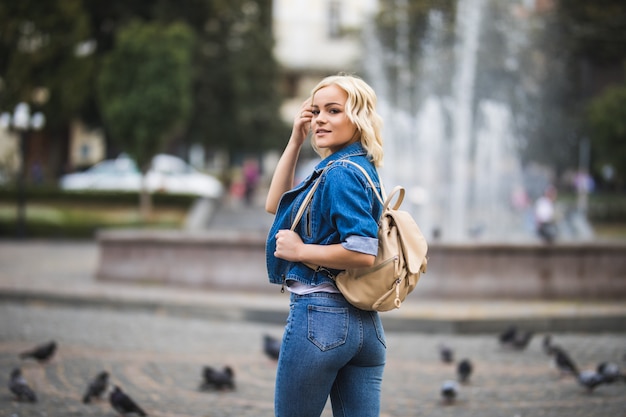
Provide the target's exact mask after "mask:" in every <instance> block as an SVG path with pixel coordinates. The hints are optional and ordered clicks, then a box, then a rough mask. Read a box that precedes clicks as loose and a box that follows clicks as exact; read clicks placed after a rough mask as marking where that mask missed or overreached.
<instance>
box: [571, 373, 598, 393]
mask: <svg viewBox="0 0 626 417" xmlns="http://www.w3.org/2000/svg"><path fill="white" fill-rule="evenodd" d="M577 379H578V383H579V384H580V385H582V386H583V387H585V388H586V389H587V392H589V393H591V392H592V391H593V390H594V389H596V387H597V386H598V385H601V384H603V383H604V378H603V377H602V374H600V373H598V372H596V371H592V370H586V371H582V372H581V373H580V374H578V378H577Z"/></svg>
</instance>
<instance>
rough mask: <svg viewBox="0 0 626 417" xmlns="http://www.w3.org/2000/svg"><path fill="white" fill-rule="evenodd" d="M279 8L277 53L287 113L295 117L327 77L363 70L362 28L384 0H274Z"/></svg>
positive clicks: (276, 11) (284, 112)
mask: <svg viewBox="0 0 626 417" xmlns="http://www.w3.org/2000/svg"><path fill="white" fill-rule="evenodd" d="M273 8H274V10H273V14H274V23H273V24H274V38H275V41H276V46H275V50H274V53H275V55H276V59H277V60H278V62H279V64H280V65H281V67H282V71H283V74H284V80H283V82H284V89H285V91H286V93H287V100H286V102H285V103H284V105H283V108H282V116H283V118H284V119H285V120H286V121H288V122H291V120H292V119H293V115H294V114H295V113H296V112H297V108H298V106H299V105H300V104H301V102H302V100H304V99H305V98H306V97H307V96H308V94H309V92H310V91H311V89H312V88H313V87H314V86H315V84H317V82H318V81H319V80H320V79H321V78H323V77H325V76H327V75H332V74H336V73H338V72H340V71H344V72H356V71H357V70H358V69H359V68H358V64H359V60H360V58H361V55H362V54H361V52H362V44H361V38H360V32H361V29H362V28H363V25H364V24H366V22H367V19H368V18H369V17H370V16H371V15H372V14H373V13H375V12H376V10H377V9H378V0H319V1H305V0H274V2H273Z"/></svg>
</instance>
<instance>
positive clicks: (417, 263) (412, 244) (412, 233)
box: [386, 210, 428, 274]
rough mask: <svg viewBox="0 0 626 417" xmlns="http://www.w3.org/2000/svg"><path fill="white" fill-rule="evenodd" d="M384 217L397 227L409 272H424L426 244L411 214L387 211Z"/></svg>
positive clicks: (401, 211)
mask: <svg viewBox="0 0 626 417" xmlns="http://www.w3.org/2000/svg"><path fill="white" fill-rule="evenodd" d="M386 215H388V216H390V217H392V218H393V221H394V222H395V224H396V226H397V230H398V234H399V236H400V242H401V244H402V250H403V252H404V256H405V261H406V263H407V269H408V270H409V272H410V273H412V274H417V273H420V272H426V253H427V252H428V244H427V243H426V239H425V238H424V235H423V234H422V231H421V230H420V228H419V227H418V226H417V224H416V223H415V220H413V217H412V216H411V214H409V213H408V212H406V211H403V210H389V211H388V212H387V213H386Z"/></svg>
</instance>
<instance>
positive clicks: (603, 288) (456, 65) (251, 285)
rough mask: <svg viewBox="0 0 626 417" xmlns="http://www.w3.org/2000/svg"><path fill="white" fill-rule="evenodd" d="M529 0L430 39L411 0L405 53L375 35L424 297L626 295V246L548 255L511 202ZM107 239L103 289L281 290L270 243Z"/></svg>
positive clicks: (483, 5) (561, 246) (392, 165)
mask: <svg viewBox="0 0 626 417" xmlns="http://www.w3.org/2000/svg"><path fill="white" fill-rule="evenodd" d="M442 3H443V2H442ZM517 3H520V2H519V1H517V2H514V1H513V0H509V1H505V0H458V4H457V7H456V9H455V10H456V16H457V17H456V18H454V15H453V13H452V12H450V11H449V10H437V9H432V10H430V11H429V12H428V13H427V15H426V18H425V19H424V21H425V24H424V26H425V30H424V31H423V36H422V37H421V40H420V42H419V43H418V42H416V40H415V39H414V34H415V30H413V28H412V27H411V23H410V22H409V13H407V10H408V9H407V7H408V1H407V0H396V4H397V10H396V13H395V15H394V16H392V17H393V19H390V20H393V21H394V24H395V25H394V26H393V27H391V29H390V30H387V32H386V34H387V35H388V37H387V43H390V44H392V46H393V47H390V46H389V45H385V42H383V40H382V39H381V38H380V36H379V35H378V34H377V33H375V31H374V30H373V26H374V25H369V26H368V27H366V31H365V33H364V42H365V43H366V48H364V49H365V51H367V52H366V53H367V56H366V59H365V61H364V70H365V78H366V79H367V80H368V81H369V82H370V83H371V84H372V86H373V87H374V88H375V90H376V91H377V93H378V95H379V111H380V113H381V115H382V116H383V118H384V120H385V128H384V129H385V131H384V135H385V138H386V143H385V146H386V149H385V164H386V165H385V167H383V168H382V170H381V174H382V176H383V181H384V183H385V184H388V185H395V184H402V185H404V186H405V188H407V189H408V196H409V198H408V199H407V200H408V201H407V200H405V203H404V204H403V206H402V208H403V209H406V210H409V211H411V212H412V213H413V215H414V217H415V218H416V220H417V222H418V224H419V225H420V227H421V229H422V231H423V232H424V234H425V235H426V236H427V239H428V240H429V253H428V256H429V261H428V272H427V274H426V275H425V277H424V278H422V279H421V280H420V283H419V286H418V289H417V290H416V291H415V295H411V297H410V300H420V299H422V298H426V299H432V298H463V299H468V298H498V299H501V298H516V299H519V298H527V299H537V298H559V299H564V298H569V299H571V298H577V299H616V298H623V297H625V296H626V276H625V275H624V273H625V271H626V256H625V255H626V246H625V245H623V244H611V243H605V242H604V243H603V242H573V241H571V240H570V241H564V240H559V241H558V242H557V244H553V245H543V244H541V243H540V242H538V241H537V240H536V238H534V235H533V232H532V230H529V229H528V227H524V225H525V223H524V215H525V213H524V211H523V210H517V211H516V210H515V209H514V207H515V206H514V205H512V204H511V203H510V202H511V198H512V196H513V195H515V193H517V191H518V190H519V189H520V188H521V187H523V186H524V187H526V188H529V187H528V186H529V183H528V181H525V180H524V177H523V175H522V174H523V172H522V169H521V166H520V162H519V161H520V158H519V157H518V155H517V153H516V145H517V143H518V141H519V140H521V139H520V137H519V134H518V133H516V131H515V129H514V128H513V127H514V126H515V125H516V124H518V123H520V118H521V119H522V122H523V118H524V117H525V116H524V114H523V113H520V111H519V109H520V108H523V106H519V105H517V106H514V104H513V103H512V101H513V100H515V99H518V100H519V96H520V95H522V99H521V102H522V103H524V100H523V94H524V91H523V89H520V88H518V85H522V84H523V83H522V82H520V78H521V76H519V75H518V78H516V77H515V74H519V73H521V72H522V71H521V70H520V69H519V66H520V64H519V62H518V54H519V53H520V50H522V49H523V47H525V45H526V44H527V43H528V40H527V36H526V32H527V29H526V28H525V27H524V22H523V21H519V19H515V18H513V16H512V15H511V14H510V13H508V10H510V8H511V6H512V5H513V4H517ZM507 16H508V17H507ZM388 20H389V19H388ZM388 20H387V21H388ZM452 23H454V24H452ZM450 27H454V28H455V29H454V30H452V31H451V30H450V29H449V28H450ZM390 33H391V34H392V39H391V42H390V41H389V34H390ZM493 36H495V37H496V38H497V39H498V42H495V44H494V43H493V41H490V38H491V37H493ZM490 42H491V43H490ZM451 45H453V46H451ZM494 68H495V69H494ZM514 109H515V110H514ZM540 187H541V184H539V185H537V186H536V187H535V188H540ZM526 210H528V207H526ZM227 226H228V225H227ZM437 236H440V239H437ZM98 240H99V243H100V247H101V257H100V266H99V269H98V272H97V276H98V278H99V279H104V280H125V281H135V282H152V283H154V282H158V283H164V284H171V285H185V286H192V287H195V286H197V287H206V288H209V289H212V290H213V289H215V290H222V289H223V290H245V291H267V292H275V291H276V288H275V287H274V286H272V285H269V284H268V283H267V279H266V276H265V262H264V261H265V257H264V244H265V236H264V235H263V236H255V235H251V234H249V233H246V234H233V233H224V232H218V231H211V232H199V233H193V234H190V233H188V232H182V231H177V232H171V233H170V232H164V231H136V230H135V231H104V232H102V233H100V234H99V239H98ZM410 300H409V302H410Z"/></svg>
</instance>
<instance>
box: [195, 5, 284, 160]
mask: <svg viewBox="0 0 626 417" xmlns="http://www.w3.org/2000/svg"><path fill="white" fill-rule="evenodd" d="M210 4H211V9H210V14H209V16H208V17H207V19H206V21H205V22H204V24H203V25H202V29H201V30H199V31H198V48H197V50H196V51H197V54H196V73H195V77H194V78H195V81H194V91H195V92H196V94H195V101H194V107H195V108H196V111H195V112H194V115H193V117H192V120H191V124H190V126H189V131H188V135H189V142H192V143H204V144H206V145H207V146H208V147H209V148H221V149H226V150H228V151H230V152H231V154H234V153H236V152H252V151H260V150H262V149H267V148H277V147H278V146H279V144H280V143H282V140H283V139H284V136H285V135H284V129H285V127H284V126H283V124H282V122H281V120H280V115H279V108H280V102H281V94H280V89H279V88H278V76H279V69H278V65H277V63H276V61H275V60H274V57H273V46H274V41H273V37H272V30H271V28H272V2H271V1H270V0H258V1H254V2H253V1H248V0H235V1H229V2H225V1H213V2H211V3H210Z"/></svg>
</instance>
